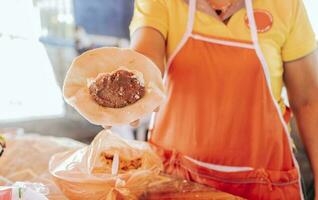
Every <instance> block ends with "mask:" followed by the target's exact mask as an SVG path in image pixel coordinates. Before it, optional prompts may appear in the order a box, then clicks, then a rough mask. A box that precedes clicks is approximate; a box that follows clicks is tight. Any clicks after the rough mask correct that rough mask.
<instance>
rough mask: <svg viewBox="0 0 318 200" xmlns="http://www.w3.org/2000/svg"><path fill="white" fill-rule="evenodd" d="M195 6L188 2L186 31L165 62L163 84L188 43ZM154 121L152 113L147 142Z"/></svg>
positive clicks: (154, 115) (193, 1)
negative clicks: (170, 68) (171, 66)
mask: <svg viewBox="0 0 318 200" xmlns="http://www.w3.org/2000/svg"><path fill="white" fill-rule="evenodd" d="M196 4H197V1H196V0H189V7H188V10H189V11H188V20H187V27H186V31H185V33H184V35H183V37H182V39H181V41H180V42H179V44H178V46H177V47H176V49H175V50H174V52H173V53H172V54H171V56H170V57H169V59H168V61H167V65H166V69H165V71H164V75H163V82H164V84H166V82H167V77H168V72H169V67H170V65H171V63H172V61H173V59H174V58H175V56H176V55H177V53H178V52H179V51H180V50H181V48H182V47H183V46H184V45H185V43H186V42H187V41H188V38H189V37H190V36H191V34H192V30H193V26H194V21H195V20H194V19H195V10H196ZM155 121H156V113H155V112H154V113H152V115H151V118H150V123H149V131H148V135H147V140H149V139H150V137H151V132H152V130H153V128H154V126H155Z"/></svg>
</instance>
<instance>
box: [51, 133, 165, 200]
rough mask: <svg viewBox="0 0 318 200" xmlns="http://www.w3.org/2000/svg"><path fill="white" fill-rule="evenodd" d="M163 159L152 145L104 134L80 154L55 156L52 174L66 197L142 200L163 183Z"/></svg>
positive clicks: (76, 151) (73, 151)
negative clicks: (148, 189) (149, 188)
mask: <svg viewBox="0 0 318 200" xmlns="http://www.w3.org/2000/svg"><path fill="white" fill-rule="evenodd" d="M161 170H162V163H161V159H160V158H159V157H158V156H157V155H156V154H155V152H154V151H153V150H152V149H151V147H150V146H149V144H148V143H146V142H141V141H130V140H125V139H123V138H121V137H119V136H118V135H116V134H114V133H112V132H111V131H110V130H103V131H101V132H100V133H99V134H98V135H97V136H96V137H95V138H94V140H93V142H92V143H91V144H90V145H89V146H86V147H84V148H81V149H79V150H72V151H67V152H64V153H58V154H56V155H54V156H53V157H52V158H51V160H50V163H49V171H50V173H51V174H52V175H53V176H54V178H55V182H56V183H57V184H58V185H59V187H60V189H61V190H62V191H63V193H64V194H65V196H67V197H68V198H69V199H74V200H75V199H76V200H81V199H85V200H111V199H129V200H130V199H138V196H139V195H140V194H142V193H143V191H144V189H145V188H146V187H147V186H148V185H149V183H151V182H154V181H158V179H160V176H159V172H160V171H161Z"/></svg>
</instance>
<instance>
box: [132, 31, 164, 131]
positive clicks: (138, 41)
mask: <svg viewBox="0 0 318 200" xmlns="http://www.w3.org/2000/svg"><path fill="white" fill-rule="evenodd" d="M130 47H131V48H132V49H133V50H135V51H137V52H139V53H141V54H143V55H145V56H147V57H148V58H150V59H151V60H152V61H153V62H154V63H155V64H156V65H157V67H158V68H159V69H160V71H161V74H163V73H164V70H165V57H166V42H165V39H164V37H163V35H162V34H161V33H160V32H159V31H157V30H156V29H154V28H151V27H142V28H139V29H137V30H136V31H135V32H134V33H133V35H132V37H131V43H130ZM158 109H159V108H157V109H156V110H155V112H157V111H158ZM130 125H131V126H133V127H138V126H139V120H137V121H134V122H132V123H130Z"/></svg>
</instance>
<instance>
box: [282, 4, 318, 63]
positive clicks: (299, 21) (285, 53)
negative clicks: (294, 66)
mask: <svg viewBox="0 0 318 200" xmlns="http://www.w3.org/2000/svg"><path fill="white" fill-rule="evenodd" d="M293 2H294V6H293V9H292V10H291V12H292V15H291V21H290V27H289V33H288V35H287V38H286V41H285V44H284V45H283V48H282V58H283V61H292V60H296V59H298V58H301V57H304V56H306V55H308V54H309V53H311V52H312V51H314V49H316V46H317V43H316V39H315V33H314V31H313V29H312V26H311V24H310V22H309V19H308V16H307V12H306V9H305V6H304V4H303V2H302V0H293Z"/></svg>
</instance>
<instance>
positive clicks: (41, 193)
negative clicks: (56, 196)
mask: <svg viewBox="0 0 318 200" xmlns="http://www.w3.org/2000/svg"><path fill="white" fill-rule="evenodd" d="M46 195H48V188H47V187H46V186H44V185H43V184H41V183H30V182H16V183H15V184H13V185H12V186H7V187H0V200H48V199H47V198H46V197H45V196H46Z"/></svg>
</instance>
